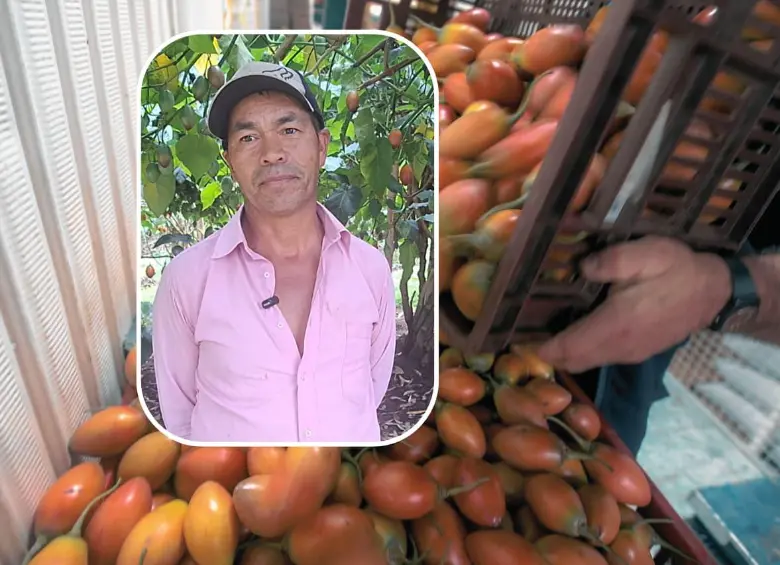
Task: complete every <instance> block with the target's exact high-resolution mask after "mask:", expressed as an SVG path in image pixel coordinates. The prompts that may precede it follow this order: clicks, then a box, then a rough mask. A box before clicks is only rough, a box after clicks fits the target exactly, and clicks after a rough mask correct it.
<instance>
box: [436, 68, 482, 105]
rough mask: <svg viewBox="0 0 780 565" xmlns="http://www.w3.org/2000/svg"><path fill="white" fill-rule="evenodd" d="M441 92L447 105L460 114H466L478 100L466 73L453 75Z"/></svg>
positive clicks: (446, 80)
mask: <svg viewBox="0 0 780 565" xmlns="http://www.w3.org/2000/svg"><path fill="white" fill-rule="evenodd" d="M441 92H442V94H443V95H444V99H445V100H446V101H447V104H449V105H450V106H452V107H453V108H454V109H455V111H456V112H458V113H459V114H462V113H464V112H465V111H466V108H468V107H469V105H470V104H471V103H472V102H474V101H475V100H476V98H475V97H474V93H473V92H472V90H471V87H470V86H469V82H468V80H467V78H466V73H464V72H458V73H452V74H451V75H450V76H448V77H447V78H445V79H444V85H443V86H442V89H441Z"/></svg>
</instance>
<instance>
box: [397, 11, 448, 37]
mask: <svg viewBox="0 0 780 565" xmlns="http://www.w3.org/2000/svg"><path fill="white" fill-rule="evenodd" d="M391 10H392V8H391ZM391 13H392V12H391ZM409 17H410V18H411V19H412V21H414V22H415V23H416V24H417V25H419V26H422V27H427V28H428V29H432V30H433V31H435V32H436V34H440V33H441V28H440V27H436V26H433V25H431V24H429V23H428V22H424V21H422V20H421V19H420V18H418V17H417V16H415V15H414V14H409Z"/></svg>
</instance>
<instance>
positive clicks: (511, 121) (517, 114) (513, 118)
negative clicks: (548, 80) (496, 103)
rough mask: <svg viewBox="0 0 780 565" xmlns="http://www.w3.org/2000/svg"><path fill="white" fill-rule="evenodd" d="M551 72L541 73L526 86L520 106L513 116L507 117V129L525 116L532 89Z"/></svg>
mask: <svg viewBox="0 0 780 565" xmlns="http://www.w3.org/2000/svg"><path fill="white" fill-rule="evenodd" d="M551 72H552V70H549V71H545V72H543V73H542V74H540V75H539V76H538V77H536V78H535V79H534V80H533V81H531V84H529V85H528V90H526V91H525V95H523V100H522V101H521V102H520V106H518V107H517V110H516V111H515V113H514V114H512V115H511V116H509V128H510V129H511V127H512V126H513V125H515V124H516V123H517V121H518V120H519V119H520V118H522V117H523V115H524V114H525V109H526V108H527V107H528V104H529V103H530V102H531V94H532V93H533V91H534V87H535V86H536V84H537V83H538V82H539V81H540V80H541V79H542V78H543V77H544V76H546V75H548V74H550V73H551Z"/></svg>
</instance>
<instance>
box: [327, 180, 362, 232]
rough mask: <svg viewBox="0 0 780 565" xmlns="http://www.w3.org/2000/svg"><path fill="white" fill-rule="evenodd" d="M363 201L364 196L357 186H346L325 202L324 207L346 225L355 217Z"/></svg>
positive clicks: (334, 192)
mask: <svg viewBox="0 0 780 565" xmlns="http://www.w3.org/2000/svg"><path fill="white" fill-rule="evenodd" d="M362 201H363V195H362V194H361V192H360V189H359V188H358V187H356V186H345V187H342V188H339V189H337V190H335V191H333V193H332V194H331V195H330V196H329V197H328V198H327V199H326V200H325V202H323V205H324V206H325V207H326V208H327V209H328V210H330V212H331V214H333V215H334V216H336V218H338V220H339V221H340V222H341V223H342V224H346V223H347V222H348V221H349V219H350V218H351V217H352V216H354V215H355V213H356V212H357V210H358V208H360V204H361V202H362Z"/></svg>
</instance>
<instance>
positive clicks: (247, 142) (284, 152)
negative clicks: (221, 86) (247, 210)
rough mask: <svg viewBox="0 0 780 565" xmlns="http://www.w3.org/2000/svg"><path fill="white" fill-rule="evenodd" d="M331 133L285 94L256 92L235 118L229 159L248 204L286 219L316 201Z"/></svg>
mask: <svg viewBox="0 0 780 565" xmlns="http://www.w3.org/2000/svg"><path fill="white" fill-rule="evenodd" d="M329 142H330V134H329V133H328V131H327V130H323V131H321V132H319V131H317V129H316V128H315V127H314V124H313V123H312V118H311V115H310V114H309V113H308V112H307V111H306V110H304V109H303V108H302V107H301V106H300V104H298V103H297V102H296V101H294V100H293V99H292V98H290V97H288V96H287V95H285V94H282V93H280V92H264V93H262V94H253V95H251V96H248V97H246V98H244V99H243V100H242V101H241V102H239V103H238V104H237V105H236V107H235V108H233V111H232V112H231V114H230V123H229V124H228V149H227V151H226V152H225V159H226V160H227V162H228V165H230V168H231V170H232V172H233V178H234V179H235V180H236V182H238V184H239V186H240V187H241V192H242V193H243V194H244V198H245V199H246V201H247V203H249V204H251V205H252V206H254V207H256V208H259V209H260V210H262V211H264V212H267V213H269V214H275V215H280V216H285V215H288V214H291V213H293V212H295V211H296V210H299V209H300V208H301V206H303V205H304V204H306V203H308V202H311V201H313V200H315V199H316V198H317V184H318V179H319V172H320V168H321V167H322V166H323V165H324V164H325V158H326V157H327V150H328V143H329Z"/></svg>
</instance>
